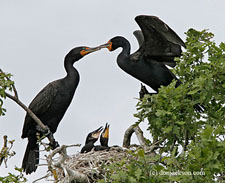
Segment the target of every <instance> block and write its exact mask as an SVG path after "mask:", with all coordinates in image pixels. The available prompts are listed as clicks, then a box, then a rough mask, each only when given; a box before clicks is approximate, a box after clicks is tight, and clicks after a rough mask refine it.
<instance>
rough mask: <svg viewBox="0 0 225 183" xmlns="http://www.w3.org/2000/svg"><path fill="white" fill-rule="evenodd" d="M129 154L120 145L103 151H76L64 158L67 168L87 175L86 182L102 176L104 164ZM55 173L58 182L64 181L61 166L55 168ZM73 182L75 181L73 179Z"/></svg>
mask: <svg viewBox="0 0 225 183" xmlns="http://www.w3.org/2000/svg"><path fill="white" fill-rule="evenodd" d="M128 156H129V154H128V153H127V149H125V148H122V147H111V148H110V150H104V151H93V150H92V151H91V152H88V153H83V154H81V153H78V154H76V155H72V156H70V157H68V158H67V159H66V160H65V162H64V163H65V164H66V166H67V169H69V170H72V171H76V172H79V173H80V174H82V175H85V176H86V177H87V181H86V182H90V183H91V182H96V181H97V180H98V179H102V178H104V175H105V173H106V172H105V169H104V166H105V165H109V164H111V163H113V162H118V161H121V160H122V159H124V158H128ZM57 175H58V180H59V183H65V182H70V181H65V179H66V175H65V171H63V170H62V169H61V168H60V169H59V168H58V169H57ZM74 182H75V181H74Z"/></svg>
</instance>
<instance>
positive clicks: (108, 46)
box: [99, 41, 112, 51]
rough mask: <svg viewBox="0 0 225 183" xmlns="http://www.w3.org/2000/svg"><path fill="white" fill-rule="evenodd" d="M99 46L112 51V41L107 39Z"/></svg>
mask: <svg viewBox="0 0 225 183" xmlns="http://www.w3.org/2000/svg"><path fill="white" fill-rule="evenodd" d="M99 47H100V48H108V50H109V51H112V42H111V41H108V42H107V43H106V44H103V45H101V46H99Z"/></svg>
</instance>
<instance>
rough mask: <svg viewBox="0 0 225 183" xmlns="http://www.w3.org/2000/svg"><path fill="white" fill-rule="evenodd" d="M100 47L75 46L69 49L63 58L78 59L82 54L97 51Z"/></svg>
mask: <svg viewBox="0 0 225 183" xmlns="http://www.w3.org/2000/svg"><path fill="white" fill-rule="evenodd" d="M100 49H101V47H94V48H90V47H86V46H80V47H76V48H73V49H72V50H70V52H69V53H68V54H67V55H66V57H65V60H73V61H74V62H76V61H78V60H80V59H81V58H82V57H83V56H85V55H87V54H89V53H92V52H95V51H98V50H100Z"/></svg>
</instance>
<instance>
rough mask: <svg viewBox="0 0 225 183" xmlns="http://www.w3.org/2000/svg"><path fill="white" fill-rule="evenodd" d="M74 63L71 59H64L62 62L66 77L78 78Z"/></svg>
mask: <svg viewBox="0 0 225 183" xmlns="http://www.w3.org/2000/svg"><path fill="white" fill-rule="evenodd" d="M73 64H74V61H73V60H72V59H65V61H64V67H65V70H66V72H67V76H66V77H71V76H72V77H74V75H77V76H79V73H78V71H77V70H76V68H75V67H73Z"/></svg>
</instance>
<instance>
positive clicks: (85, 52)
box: [80, 46, 101, 56]
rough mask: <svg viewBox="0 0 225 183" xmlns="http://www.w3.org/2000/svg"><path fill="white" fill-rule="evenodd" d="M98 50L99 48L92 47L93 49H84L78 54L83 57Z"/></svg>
mask: <svg viewBox="0 0 225 183" xmlns="http://www.w3.org/2000/svg"><path fill="white" fill-rule="evenodd" d="M100 49H101V47H100V46H97V47H94V48H89V47H84V48H83V50H81V51H80V54H81V55H82V56H85V55H87V54H89V53H91V52H95V51H98V50H100Z"/></svg>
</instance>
